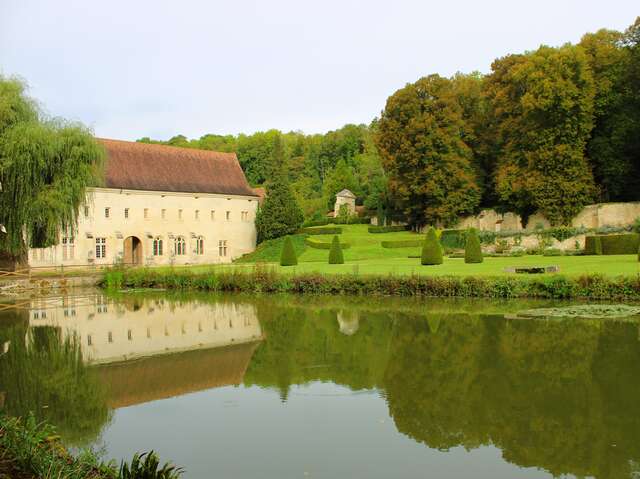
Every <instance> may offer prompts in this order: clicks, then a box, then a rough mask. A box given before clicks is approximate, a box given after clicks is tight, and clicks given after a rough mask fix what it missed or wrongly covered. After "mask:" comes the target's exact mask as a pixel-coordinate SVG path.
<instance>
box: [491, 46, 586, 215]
mask: <svg viewBox="0 0 640 479" xmlns="http://www.w3.org/2000/svg"><path fill="white" fill-rule="evenodd" d="M487 91H488V97H489V99H490V101H491V104H492V108H493V114H494V116H495V118H496V131H495V132H494V134H495V135H496V137H497V138H498V139H499V141H498V144H499V151H500V153H499V157H498V167H497V171H496V177H495V182H496V192H497V195H498V197H499V200H500V201H501V203H502V204H503V205H504V206H505V207H507V208H508V209H511V210H515V211H517V212H518V213H519V214H521V215H522V216H523V217H524V218H526V217H527V216H529V215H530V214H531V213H533V212H534V211H540V212H542V213H543V214H544V215H545V216H546V217H547V218H548V219H549V220H550V221H551V223H552V224H566V223H569V222H570V221H571V219H572V218H573V217H574V216H575V215H576V214H577V213H578V212H579V211H580V210H581V209H582V208H583V207H584V206H585V205H587V204H588V203H590V202H592V201H593V200H594V198H595V194H596V188H595V184H594V180H593V175H592V172H591V168H590V165H589V163H588V161H587V159H586V157H585V147H586V143H587V140H588V138H589V134H590V132H591V129H592V127H593V98H594V83H593V76H592V74H591V69H590V68H589V64H588V61H587V56H586V55H585V53H584V51H583V50H582V49H581V48H578V47H575V46H572V45H565V46H563V47H561V48H550V47H541V48H540V49H538V50H536V51H535V52H531V53H528V54H524V55H510V56H507V57H505V58H502V59H499V60H496V61H495V62H494V63H493V65H492V73H491V75H489V78H488V79H487Z"/></svg>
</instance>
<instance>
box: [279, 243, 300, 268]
mask: <svg viewBox="0 0 640 479" xmlns="http://www.w3.org/2000/svg"><path fill="white" fill-rule="evenodd" d="M297 264H298V258H297V257H296V250H295V249H294V248H293V241H291V237H290V236H287V237H286V238H285V239H284V244H283V245H282V253H280V266H295V265H297Z"/></svg>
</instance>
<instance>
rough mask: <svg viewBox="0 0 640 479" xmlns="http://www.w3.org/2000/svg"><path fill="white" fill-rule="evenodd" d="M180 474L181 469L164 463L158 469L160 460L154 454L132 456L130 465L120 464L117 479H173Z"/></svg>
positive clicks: (151, 452) (146, 453)
mask: <svg viewBox="0 0 640 479" xmlns="http://www.w3.org/2000/svg"><path fill="white" fill-rule="evenodd" d="M180 474H182V469H181V468H179V467H176V466H173V465H171V464H168V463H166V464H165V465H164V466H162V467H160V460H159V459H158V456H157V454H156V453H155V452H153V451H150V452H145V453H142V454H134V456H133V459H132V460H131V464H128V463H126V462H122V464H121V465H120V474H119V476H118V477H119V479H175V478H177V477H179V476H180Z"/></svg>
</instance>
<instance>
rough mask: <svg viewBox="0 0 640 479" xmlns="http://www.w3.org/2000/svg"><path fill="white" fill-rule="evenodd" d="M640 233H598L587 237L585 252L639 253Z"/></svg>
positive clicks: (587, 253)
mask: <svg viewBox="0 0 640 479" xmlns="http://www.w3.org/2000/svg"><path fill="white" fill-rule="evenodd" d="M639 248H640V234H638V233H629V234H621V235H598V236H587V237H586V238H585V247H584V254H586V255H599V254H605V255H611V254H638V249H639Z"/></svg>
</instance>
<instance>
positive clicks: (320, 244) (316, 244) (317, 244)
mask: <svg viewBox="0 0 640 479" xmlns="http://www.w3.org/2000/svg"><path fill="white" fill-rule="evenodd" d="M304 244H306V245H307V246H308V247H309V248H315V249H331V243H327V242H326V241H314V240H312V239H311V238H307V239H305V240H304ZM340 247H341V248H342V249H348V248H350V247H351V245H350V244H349V243H340Z"/></svg>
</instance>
